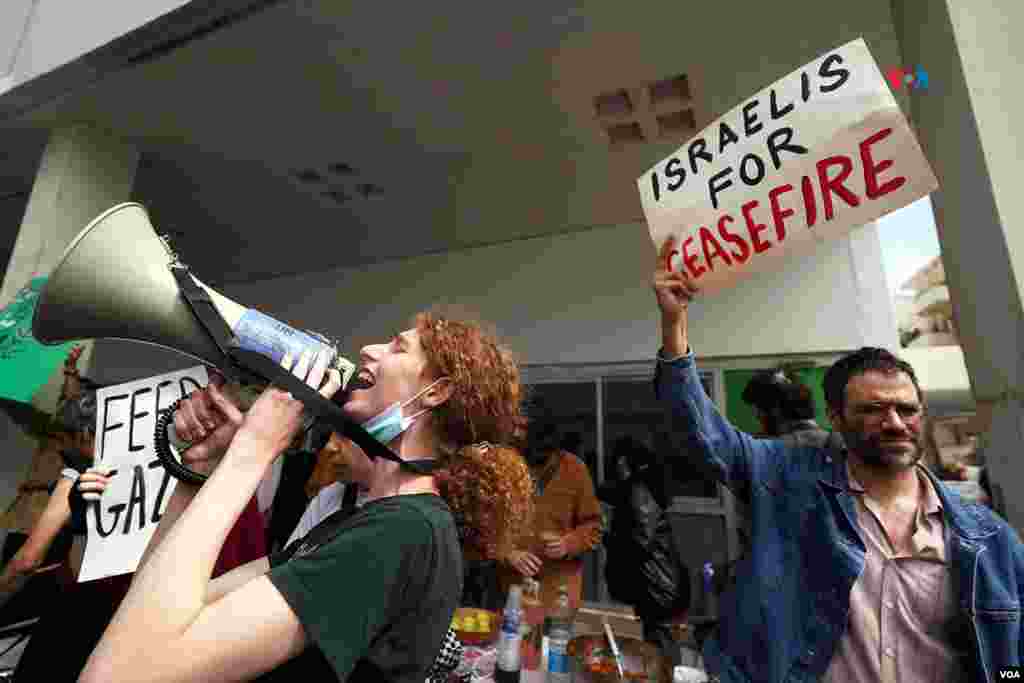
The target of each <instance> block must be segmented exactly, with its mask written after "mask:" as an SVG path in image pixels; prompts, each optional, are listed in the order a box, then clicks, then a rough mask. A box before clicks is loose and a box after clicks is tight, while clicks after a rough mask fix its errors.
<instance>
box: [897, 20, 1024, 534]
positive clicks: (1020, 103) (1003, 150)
mask: <svg viewBox="0 0 1024 683" xmlns="http://www.w3.org/2000/svg"><path fill="white" fill-rule="evenodd" d="M996 4H998V8H997V7H996ZM893 15H894V23H895V25H896V29H897V33H898V34H899V36H900V42H901V48H902V52H903V62H904V66H907V67H915V68H916V67H918V66H920V67H923V68H924V69H925V70H926V71H927V72H928V75H929V83H928V87H927V89H921V90H912V91H911V109H912V111H911V118H912V120H913V123H914V125H915V127H916V129H917V132H918V136H919V139H920V140H921V144H922V146H923V148H924V151H925V153H926V155H927V156H928V158H929V160H930V161H931V162H932V164H933V165H934V167H935V171H936V174H937V175H938V177H939V183H940V189H939V191H938V192H936V193H935V194H934V195H933V196H932V199H933V202H934V205H935V213H936V223H937V226H938V231H939V241H940V244H941V248H942V260H943V265H944V266H945V270H946V276H947V279H948V284H949V289H950V297H951V299H952V303H953V312H954V316H955V319H956V323H957V329H958V331H959V333H960V340H961V344H962V346H963V350H964V357H965V360H966V363H967V369H968V372H969V373H970V377H971V386H972V389H973V392H974V395H975V399H976V400H977V402H978V407H979V414H981V415H984V416H987V417H989V418H990V420H989V426H988V430H987V432H986V433H985V435H984V438H983V439H982V448H983V449H984V450H983V452H984V455H985V459H986V462H987V464H988V466H989V468H990V474H991V476H992V480H993V483H994V484H995V485H997V486H999V487H1001V488H1002V489H1003V492H1004V495H1003V496H1002V499H1003V502H1004V505H1005V512H1006V516H1007V518H1008V520H1009V521H1010V523H1011V524H1013V525H1014V526H1015V527H1016V528H1017V529H1018V530H1019V531H1021V530H1024V496H1022V495H1021V494H1020V490H1021V487H1024V456H1022V455H1021V453H1020V451H1021V446H1022V444H1024V405H1022V401H1021V399H1022V387H1024V383H1022V375H1024V363H1022V362H1021V361H1022V359H1021V355H1022V349H1024V309H1022V299H1024V236H1022V233H1021V221H1024V204H1022V203H1021V201H1020V190H1019V188H1018V187H1017V184H1018V178H1019V175H1020V160H1021V159H1022V158H1024V138H1022V137H1021V136H1020V135H1019V134H1018V131H1019V128H1018V124H1019V122H1020V121H1022V120H1024V91H1022V90H1021V89H1020V88H1014V87H1011V86H1010V84H1011V83H1014V82H1015V80H1014V79H1015V78H1016V73H1017V70H1018V66H1019V64H1020V63H1021V61H1022V59H1024V46H1022V45H1021V44H1020V43H1019V41H1018V40H1017V37H1016V36H1017V35H1019V33H1020V31H1021V30H1022V29H1024V5H1021V4H1020V3H978V2H975V1H973V0H945V1H944V2H934V0H894V2H893Z"/></svg>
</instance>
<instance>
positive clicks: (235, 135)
mask: <svg viewBox="0 0 1024 683" xmlns="http://www.w3.org/2000/svg"><path fill="white" fill-rule="evenodd" d="M399 7H400V10H399V9H396V8H399ZM859 36H864V38H865V39H866V40H867V41H868V45H869V47H870V48H871V49H872V51H873V52H874V54H875V57H876V59H877V60H878V61H879V62H880V63H881V64H882V65H883V66H885V65H887V64H897V63H900V59H899V50H898V44H897V40H896V37H895V33H894V31H893V28H892V19H891V12H890V8H889V3H888V2H887V0H866V1H863V2H860V3H856V4H855V3H847V2H838V1H833V2H821V1H820V0H817V1H811V0H776V1H775V2H772V3H755V2H740V3H713V2H679V0H675V1H673V2H668V1H659V2H650V3H642V4H637V3H622V2H607V1H598V0H586V1H574V0H554V1H549V2H547V3H497V2H483V3H461V2H460V3H456V2H443V1H442V2H433V3H401V4H400V5H397V4H395V3H383V2H376V3H336V2H316V1H312V0H293V1H290V2H281V3H277V4H276V5H272V6H271V7H270V8H269V9H266V10H263V11H261V12H259V13H258V14H255V15H253V16H250V17H249V18H247V19H245V20H244V21H242V22H240V23H236V24H233V25H231V26H229V27H227V28H223V29H220V30H217V31H215V32H213V33H211V34H209V35H206V36H204V37H202V38H200V39H197V40H194V41H192V42H189V43H187V44H185V45H184V46H182V47H180V48H178V49H176V50H174V51H172V52H170V53H169V54H166V55H163V56H161V57H159V58H157V59H154V60H152V61H149V62H146V63H143V64H140V65H138V66H135V67H133V68H130V69H126V70H121V71H119V72H117V73H112V74H109V75H108V76H106V77H105V78H103V79H102V80H100V81H99V82H98V83H96V84H93V85H89V86H87V87H84V88H83V89H81V90H80V91H76V92H73V93H71V94H70V95H69V96H67V97H64V98H62V99H61V100H60V101H59V102H55V103H52V104H50V105H47V106H45V107H43V108H40V109H37V110H35V111H33V112H31V113H30V114H28V115H26V116H25V117H23V118H21V119H19V120H18V121H8V122H6V124H4V125H3V127H2V128H0V145H3V149H4V150H5V153H6V155H5V156H4V157H3V158H0V197H3V196H4V195H5V194H9V193H12V192H13V193H18V192H25V191H26V190H27V189H29V188H30V187H31V182H32V176H33V174H34V172H35V168H36V164H37V163H38V159H39V155H40V153H41V151H42V146H43V144H44V142H45V131H46V130H47V129H48V128H49V127H51V126H55V125H64V124H67V123H71V122H74V123H81V122H89V123H93V124H95V125H98V126H103V127H106V128H110V129H112V130H115V131H118V132H120V133H121V134H122V135H124V136H126V137H127V138H130V139H131V140H133V141H135V142H136V144H137V145H138V146H139V149H140V150H141V151H142V154H143V163H142V164H141V165H140V169H139V171H138V174H137V177H136V183H135V190H134V194H135V198H136V199H137V200H139V201H142V202H143V203H144V204H146V205H147V207H148V208H149V209H150V212H151V214H152V215H153V218H154V223H155V224H156V225H157V227H158V228H159V229H160V231H161V232H170V233H171V234H172V235H174V238H175V241H176V246H177V248H178V251H179V252H180V253H181V254H182V256H183V258H184V259H185V260H186V261H187V262H189V263H190V264H191V265H192V266H193V267H194V268H195V270H196V271H197V272H199V274H200V275H201V276H203V277H204V279H206V280H207V281H210V282H213V283H219V282H227V281H240V280H252V279H260V278H267V277H273V276H277V275H283V274H290V273H298V272H307V271H319V270H326V269H331V268H337V267H351V266H359V265H364V264H368V263H373V262H377V261H381V260H387V259H395V258H402V257H408V256H414V255H419V254H424V253H428V252H443V251H447V250H453V249H460V248H466V247H470V246H474V245H482V244H494V243H500V242H503V241H509V240H516V239H521V238H524V237H527V236H536V235H542V234H553V233H562V232H569V231H576V230H584V229H588V228H591V227H595V226H603V225H613V224H621V223H628V222H633V221H637V220H640V219H642V213H641V210H640V205H639V199H638V196H637V192H636V187H635V178H636V177H637V176H638V175H640V173H641V172H643V171H644V170H645V169H646V168H648V167H649V166H650V165H652V164H653V163H654V162H656V161H657V160H659V159H660V158H662V157H664V156H665V155H667V154H668V153H670V152H671V151H673V150H674V149H675V148H677V147H678V146H679V145H681V144H682V143H683V142H684V141H685V140H686V138H687V137H689V135H690V134H691V132H687V131H676V132H673V133H669V134H668V135H665V136H662V137H658V136H657V131H656V128H654V127H652V125H651V122H652V121H653V115H654V114H656V113H659V112H660V113H665V112H667V111H670V110H676V109H682V108H684V106H685V107H688V108H691V109H692V111H693V114H694V119H695V123H696V129H697V130H699V129H700V128H701V127H703V126H704V125H706V124H707V123H709V122H710V121H711V120H712V119H713V118H714V117H715V116H717V115H719V114H721V113H724V112H725V111H727V110H728V109H729V108H731V107H733V106H735V105H736V104H738V103H739V102H740V100H741V99H742V98H743V97H745V96H747V95H749V94H751V93H753V92H755V91H756V90H758V89H759V88H761V87H763V86H765V85H767V84H768V83H770V82H771V81H773V80H775V79H776V78H779V77H780V76H782V75H784V74H786V73H788V72H790V71H792V70H793V69H795V68H797V67H799V66H800V65H801V64H803V63H805V62H807V61H809V60H811V59H813V58H815V57H817V56H818V55H819V54H821V53H823V52H825V51H826V50H828V49H829V48H831V47H834V46H836V45H839V44H841V43H843V42H846V41H848V40H852V39H854V38H857V37H859ZM680 74H685V75H686V76H687V78H688V81H689V85H690V91H691V93H692V99H691V101H690V102H689V103H687V104H685V105H683V104H681V103H678V102H676V103H669V104H668V105H667V106H666V107H663V108H662V110H659V111H656V112H651V111H647V109H648V105H647V91H646V85H647V84H649V83H651V82H654V81H658V80H660V79H665V78H670V77H675V76H677V75H680ZM623 88H626V89H629V92H630V96H631V98H632V101H633V103H634V105H635V106H636V107H637V108H638V109H640V110H641V111H640V113H639V114H638V116H637V120H640V119H642V122H643V126H644V133H645V134H646V136H647V139H646V140H645V141H644V142H641V143H635V144H626V145H621V146H618V147H615V146H612V145H610V144H609V141H608V136H607V134H606V133H605V130H604V128H603V127H602V124H601V122H600V121H599V120H598V118H597V116H596V113H595V107H594V101H593V100H594V97H595V96H596V95H598V94H600V93H603V92H608V91H616V90H619V89H623ZM627 118H628V117H627ZM652 138H653V139H652ZM332 164H336V165H344V166H347V167H349V168H350V169H352V170H353V171H354V172H353V173H351V174H348V175H345V174H337V173H333V172H331V171H329V170H327V169H328V168H329V167H330V166H331V165H332ZM305 169H314V170H317V171H320V172H321V173H322V174H323V175H324V177H325V178H326V179H328V180H329V181H330V182H329V183H323V182H301V181H300V180H298V179H297V178H296V172H299V171H302V170H305ZM329 184H337V185H340V186H344V187H345V188H347V189H346V192H347V194H349V195H352V196H353V199H351V200H349V201H347V202H345V203H342V204H338V203H336V202H335V201H334V200H333V199H330V198H327V197H325V196H324V195H323V192H324V190H325V189H326V187H327V185H329ZM361 184H370V185H372V186H375V188H376V189H375V190H374V191H373V192H371V193H370V194H371V195H377V194H379V196H371V197H368V198H363V197H362V196H361V195H360V192H359V190H358V189H357V186H358V185H361ZM378 190H379V191H378ZM16 229H17V226H16V225H13V226H12V225H10V224H9V223H8V224H7V225H4V226H0V244H3V245H5V246H6V247H9V243H11V242H13V236H14V232H15V231H16ZM5 239H6V242H5V241H4V240H5ZM0 258H3V253H0Z"/></svg>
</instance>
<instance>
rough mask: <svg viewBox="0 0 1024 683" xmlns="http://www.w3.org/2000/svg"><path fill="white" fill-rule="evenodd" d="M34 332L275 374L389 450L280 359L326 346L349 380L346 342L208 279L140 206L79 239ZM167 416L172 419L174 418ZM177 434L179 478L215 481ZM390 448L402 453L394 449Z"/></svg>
mask: <svg viewBox="0 0 1024 683" xmlns="http://www.w3.org/2000/svg"><path fill="white" fill-rule="evenodd" d="M32 334H33V336H35V338H36V339H37V340H39V341H40V342H42V343H44V344H58V343H61V342H65V341H70V340H73V339H125V340H129V341H136V342H145V343H149V344H154V345H156V346H161V347H164V348H168V349H172V350H174V351H179V352H181V353H184V354H186V355H188V356H191V357H193V358H195V359H197V360H199V361H201V362H203V363H205V364H207V365H212V366H214V367H217V368H220V369H221V370H223V371H225V373H226V374H228V375H229V376H235V377H240V378H242V379H243V380H247V381H249V382H254V383H258V382H259V380H261V379H262V380H263V383H264V384H265V383H266V381H274V382H275V383H277V384H279V385H282V386H284V387H286V388H288V389H289V390H290V391H292V392H293V394H294V395H295V396H296V397H297V398H301V400H302V401H303V403H305V404H306V407H307V409H312V410H313V412H314V414H316V415H317V416H318V417H321V418H329V421H330V423H331V424H332V425H333V426H335V427H337V428H338V429H339V430H340V431H343V433H345V434H346V435H348V436H349V437H350V438H352V439H353V440H355V441H356V442H357V443H358V444H359V445H360V446H361V447H362V448H363V450H364V451H367V453H368V454H371V453H372V452H374V451H380V449H381V448H382V447H381V446H380V444H377V443H376V442H374V441H372V439H370V437H369V435H368V434H367V433H366V432H365V430H362V429H361V428H358V427H357V426H355V425H353V424H351V423H350V422H349V421H347V420H346V419H345V418H344V416H343V415H342V413H341V411H340V409H339V408H338V407H337V406H336V405H333V404H330V403H329V402H327V401H325V400H324V399H323V398H322V397H321V396H320V395H319V394H318V393H316V392H315V391H314V390H312V389H310V388H309V387H307V386H306V385H305V383H303V382H301V381H299V380H297V379H296V378H295V377H294V376H293V375H292V374H291V373H289V372H287V371H285V370H283V369H282V368H281V366H280V365H279V364H280V362H281V359H282V358H283V357H284V356H285V355H290V356H291V357H293V358H298V357H299V356H300V355H301V354H302V353H304V352H315V353H321V354H322V353H326V354H328V358H329V362H330V366H331V367H332V368H334V369H336V370H338V371H339V373H340V374H341V379H342V386H343V387H344V386H345V385H346V384H347V383H348V381H349V379H350V378H351V377H352V374H353V373H354V371H355V366H354V365H353V364H352V363H351V362H349V361H348V360H346V359H345V358H343V357H342V356H340V355H339V354H338V351H337V347H336V345H334V344H332V343H331V342H330V341H328V340H327V339H326V338H324V337H322V336H320V335H316V334H314V333H307V332H303V331H300V330H296V329H293V328H291V327H289V326H288V325H285V324H283V323H281V322H279V321H277V320H275V319H274V318H271V317H270V316H267V315H264V314H262V313H260V312H259V311H256V310H254V309H250V308H246V307H244V306H242V305H240V304H238V303H236V302H235V301H232V300H231V299H229V298H228V297H226V296H224V295H223V294H221V293H220V292H218V291H217V290H215V289H213V288H212V287H208V286H206V285H204V284H203V283H202V282H200V281H199V280H198V279H196V278H195V276H193V275H192V274H191V273H190V272H189V270H188V268H187V267H186V266H185V265H184V264H182V263H180V262H179V261H178V259H177V256H176V255H175V254H174V253H173V252H172V251H171V249H170V247H169V245H168V244H167V243H166V242H165V241H164V240H163V239H162V238H161V237H160V236H159V235H157V233H156V231H155V230H154V229H153V226H152V224H151V223H150V221H149V216H148V214H147V213H146V210H145V208H144V207H142V206H141V205H140V204H135V203H125V204H119V205H117V206H115V207H113V208H111V209H108V210H107V211H105V212H103V213H102V214H100V215H99V216H98V217H96V218H95V219H94V220H93V221H92V222H91V223H89V225H87V226H86V227H85V228H84V229H83V230H82V232H80V233H79V234H78V235H77V236H76V237H75V239H74V240H72V242H71V244H69V245H68V248H67V249H66V250H65V251H64V254H63V255H62V256H61V259H60V261H59V262H58V263H57V266H56V267H55V268H54V269H53V272H52V273H51V274H50V276H49V278H48V279H47V281H46V283H45V284H44V285H43V289H42V291H41V292H40V294H39V299H38V302H37V305H36V310H35V314H34V317H33V320H32ZM338 396H340V394H339V395H338ZM165 412H166V411H165ZM163 417H164V422H165V423H166V421H167V416H166V415H165V416H163ZM158 425H162V426H166V425H165V424H164V423H160V422H158ZM162 426H161V429H162ZM161 429H158V432H159V431H161ZM171 431H173V430H171ZM169 436H172V435H171V434H169V433H168V434H159V433H158V435H157V444H156V450H157V455H158V456H159V457H160V460H161V461H163V462H164V465H165V466H166V467H167V469H168V470H169V471H171V473H172V474H174V475H175V476H177V477H178V478H182V479H187V480H191V481H201V480H202V479H205V477H203V476H202V475H199V474H197V473H194V472H191V471H190V470H188V469H187V468H185V467H184V466H183V465H181V464H180V463H176V462H173V461H172V460H171V456H170V455H169V450H168V449H167V448H166V442H167V438H168V437H169ZM161 443H162V444H163V446H161ZM383 455H384V457H388V458H396V457H397V456H395V455H394V454H393V453H391V452H390V451H388V450H387V449H386V448H384V449H383Z"/></svg>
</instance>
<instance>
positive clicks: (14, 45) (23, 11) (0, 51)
mask: <svg viewBox="0 0 1024 683" xmlns="http://www.w3.org/2000/svg"><path fill="white" fill-rule="evenodd" d="M32 4H33V3H32V0H4V2H0V82H2V80H3V78H4V77H5V76H7V75H8V74H10V72H11V69H13V68H14V61H15V58H16V57H17V55H18V51H19V48H20V47H21V41H22V38H23V37H24V35H25V31H26V30H27V28H28V21H29V17H31V16H32Z"/></svg>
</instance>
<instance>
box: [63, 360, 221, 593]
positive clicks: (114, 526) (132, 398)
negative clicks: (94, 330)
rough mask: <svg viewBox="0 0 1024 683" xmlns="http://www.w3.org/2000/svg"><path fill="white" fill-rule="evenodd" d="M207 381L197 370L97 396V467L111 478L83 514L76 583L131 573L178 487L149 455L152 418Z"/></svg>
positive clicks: (105, 390) (102, 391)
mask: <svg viewBox="0 0 1024 683" xmlns="http://www.w3.org/2000/svg"><path fill="white" fill-rule="evenodd" d="M208 381H209V377H208V376H207V374H206V368H205V367H203V366H198V367H194V368H189V369H188V370H179V371H177V372H169V373H167V374H165V375H159V376H157V377H149V378H147V379H142V380H138V381H135V382H128V383H126V384H118V385H117V386H113V387H105V388H103V389H100V390H98V391H97V392H96V403H97V409H96V467H100V468H105V469H108V468H109V469H113V470H114V471H115V474H114V475H113V476H112V477H111V480H110V485H109V486H107V490H106V491H104V492H103V496H102V497H101V498H100V500H99V501H98V503H90V504H89V509H88V510H87V511H86V522H87V526H88V539H87V541H86V546H85V557H84V558H83V560H82V570H81V573H80V574H79V576H78V580H79V581H91V580H93V579H102V578H104V577H106V576H116V575H118V574H127V573H130V572H134V571H135V568H136V567H137V566H138V564H139V560H140V559H141V558H142V552H143V551H144V550H145V549H146V545H147V544H148V543H149V539H150V538H151V537H152V536H153V532H154V531H156V527H157V524H159V522H160V517H161V515H162V514H163V511H164V509H166V507H167V502H168V501H169V500H170V498H171V493H172V492H173V491H174V485H175V483H176V482H177V480H176V479H174V478H173V477H171V476H170V474H168V473H167V470H165V469H164V467H163V465H161V464H160V461H159V460H158V459H157V457H156V454H155V452H154V450H153V431H154V429H156V416H157V413H158V412H159V411H160V410H163V409H164V408H167V407H168V406H170V405H171V404H172V403H174V402H175V401H177V400H178V399H179V398H181V397H182V396H184V395H187V394H189V393H191V392H192V391H193V390H195V389H198V388H200V387H204V386H206V383H207V382H208Z"/></svg>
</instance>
